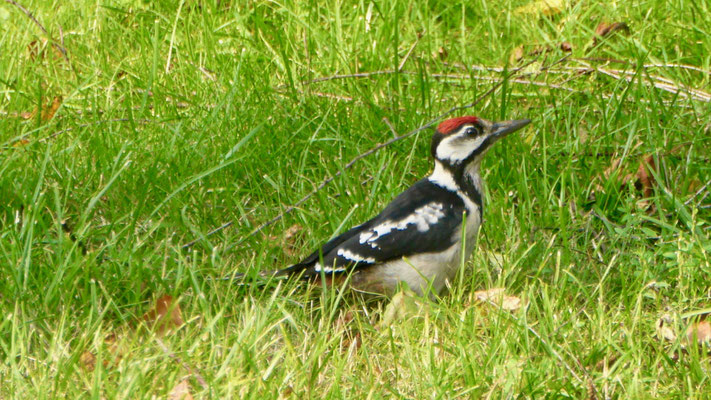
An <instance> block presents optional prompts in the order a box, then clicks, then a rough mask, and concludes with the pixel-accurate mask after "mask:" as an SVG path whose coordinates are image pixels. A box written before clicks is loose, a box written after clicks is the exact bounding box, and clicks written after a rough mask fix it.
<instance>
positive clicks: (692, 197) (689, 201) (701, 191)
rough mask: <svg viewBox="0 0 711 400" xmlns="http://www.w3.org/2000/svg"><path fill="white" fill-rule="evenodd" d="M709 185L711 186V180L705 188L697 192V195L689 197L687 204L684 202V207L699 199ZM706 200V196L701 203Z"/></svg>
mask: <svg viewBox="0 0 711 400" xmlns="http://www.w3.org/2000/svg"><path fill="white" fill-rule="evenodd" d="M709 185H711V180H709V181H708V182H706V184H705V185H704V186H702V187H701V189H699V190H697V191H696V193H694V195H693V196H691V197H689V200H687V201H685V202H684V205H685V206H688V205H689V203H691V202H692V201H694V199H695V198H697V197H698V196H699V195H700V194H701V193H703V192H704V191H705V190H706V188H707V187H709ZM705 198H706V196H704V197H703V198H702V199H701V201H704V199H705Z"/></svg>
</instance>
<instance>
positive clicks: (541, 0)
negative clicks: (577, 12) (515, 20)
mask: <svg viewBox="0 0 711 400" xmlns="http://www.w3.org/2000/svg"><path fill="white" fill-rule="evenodd" d="M564 8H565V1H564V0H538V1H534V2H532V3H529V4H526V5H525V6H521V7H518V8H516V9H515V10H514V14H518V15H522V14H529V15H532V14H541V15H544V16H546V17H550V16H552V15H556V14H559V13H560V12H561V11H563V9H564Z"/></svg>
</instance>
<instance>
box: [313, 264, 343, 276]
mask: <svg viewBox="0 0 711 400" xmlns="http://www.w3.org/2000/svg"><path fill="white" fill-rule="evenodd" d="M321 270H323V272H324V273H326V274H332V273H334V272H344V271H345V270H346V269H345V268H344V267H336V268H331V267H322V266H321V263H318V262H317V263H316V265H314V271H316V272H321Z"/></svg>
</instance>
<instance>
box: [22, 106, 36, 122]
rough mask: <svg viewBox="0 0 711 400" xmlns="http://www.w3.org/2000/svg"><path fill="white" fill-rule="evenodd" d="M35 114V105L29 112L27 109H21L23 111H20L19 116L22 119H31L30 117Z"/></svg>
mask: <svg viewBox="0 0 711 400" xmlns="http://www.w3.org/2000/svg"><path fill="white" fill-rule="evenodd" d="M35 115H37V108H36V107H35V109H34V110H32V111H29V112H28V111H23V112H21V113H20V117H21V118H22V119H32V118H34V116H35Z"/></svg>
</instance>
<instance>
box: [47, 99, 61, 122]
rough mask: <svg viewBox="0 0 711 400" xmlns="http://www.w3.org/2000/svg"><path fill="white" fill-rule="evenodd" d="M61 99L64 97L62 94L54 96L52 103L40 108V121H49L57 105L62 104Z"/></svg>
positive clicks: (57, 107)
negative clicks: (42, 108)
mask: <svg viewBox="0 0 711 400" xmlns="http://www.w3.org/2000/svg"><path fill="white" fill-rule="evenodd" d="M63 100H64V98H63V97H62V96H56V97H55V98H54V100H52V104H50V105H49V107H48V108H45V109H44V110H42V121H49V120H50V119H52V118H53V117H54V114H56V113H57V110H58V109H59V106H61V105H62V101H63Z"/></svg>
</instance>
